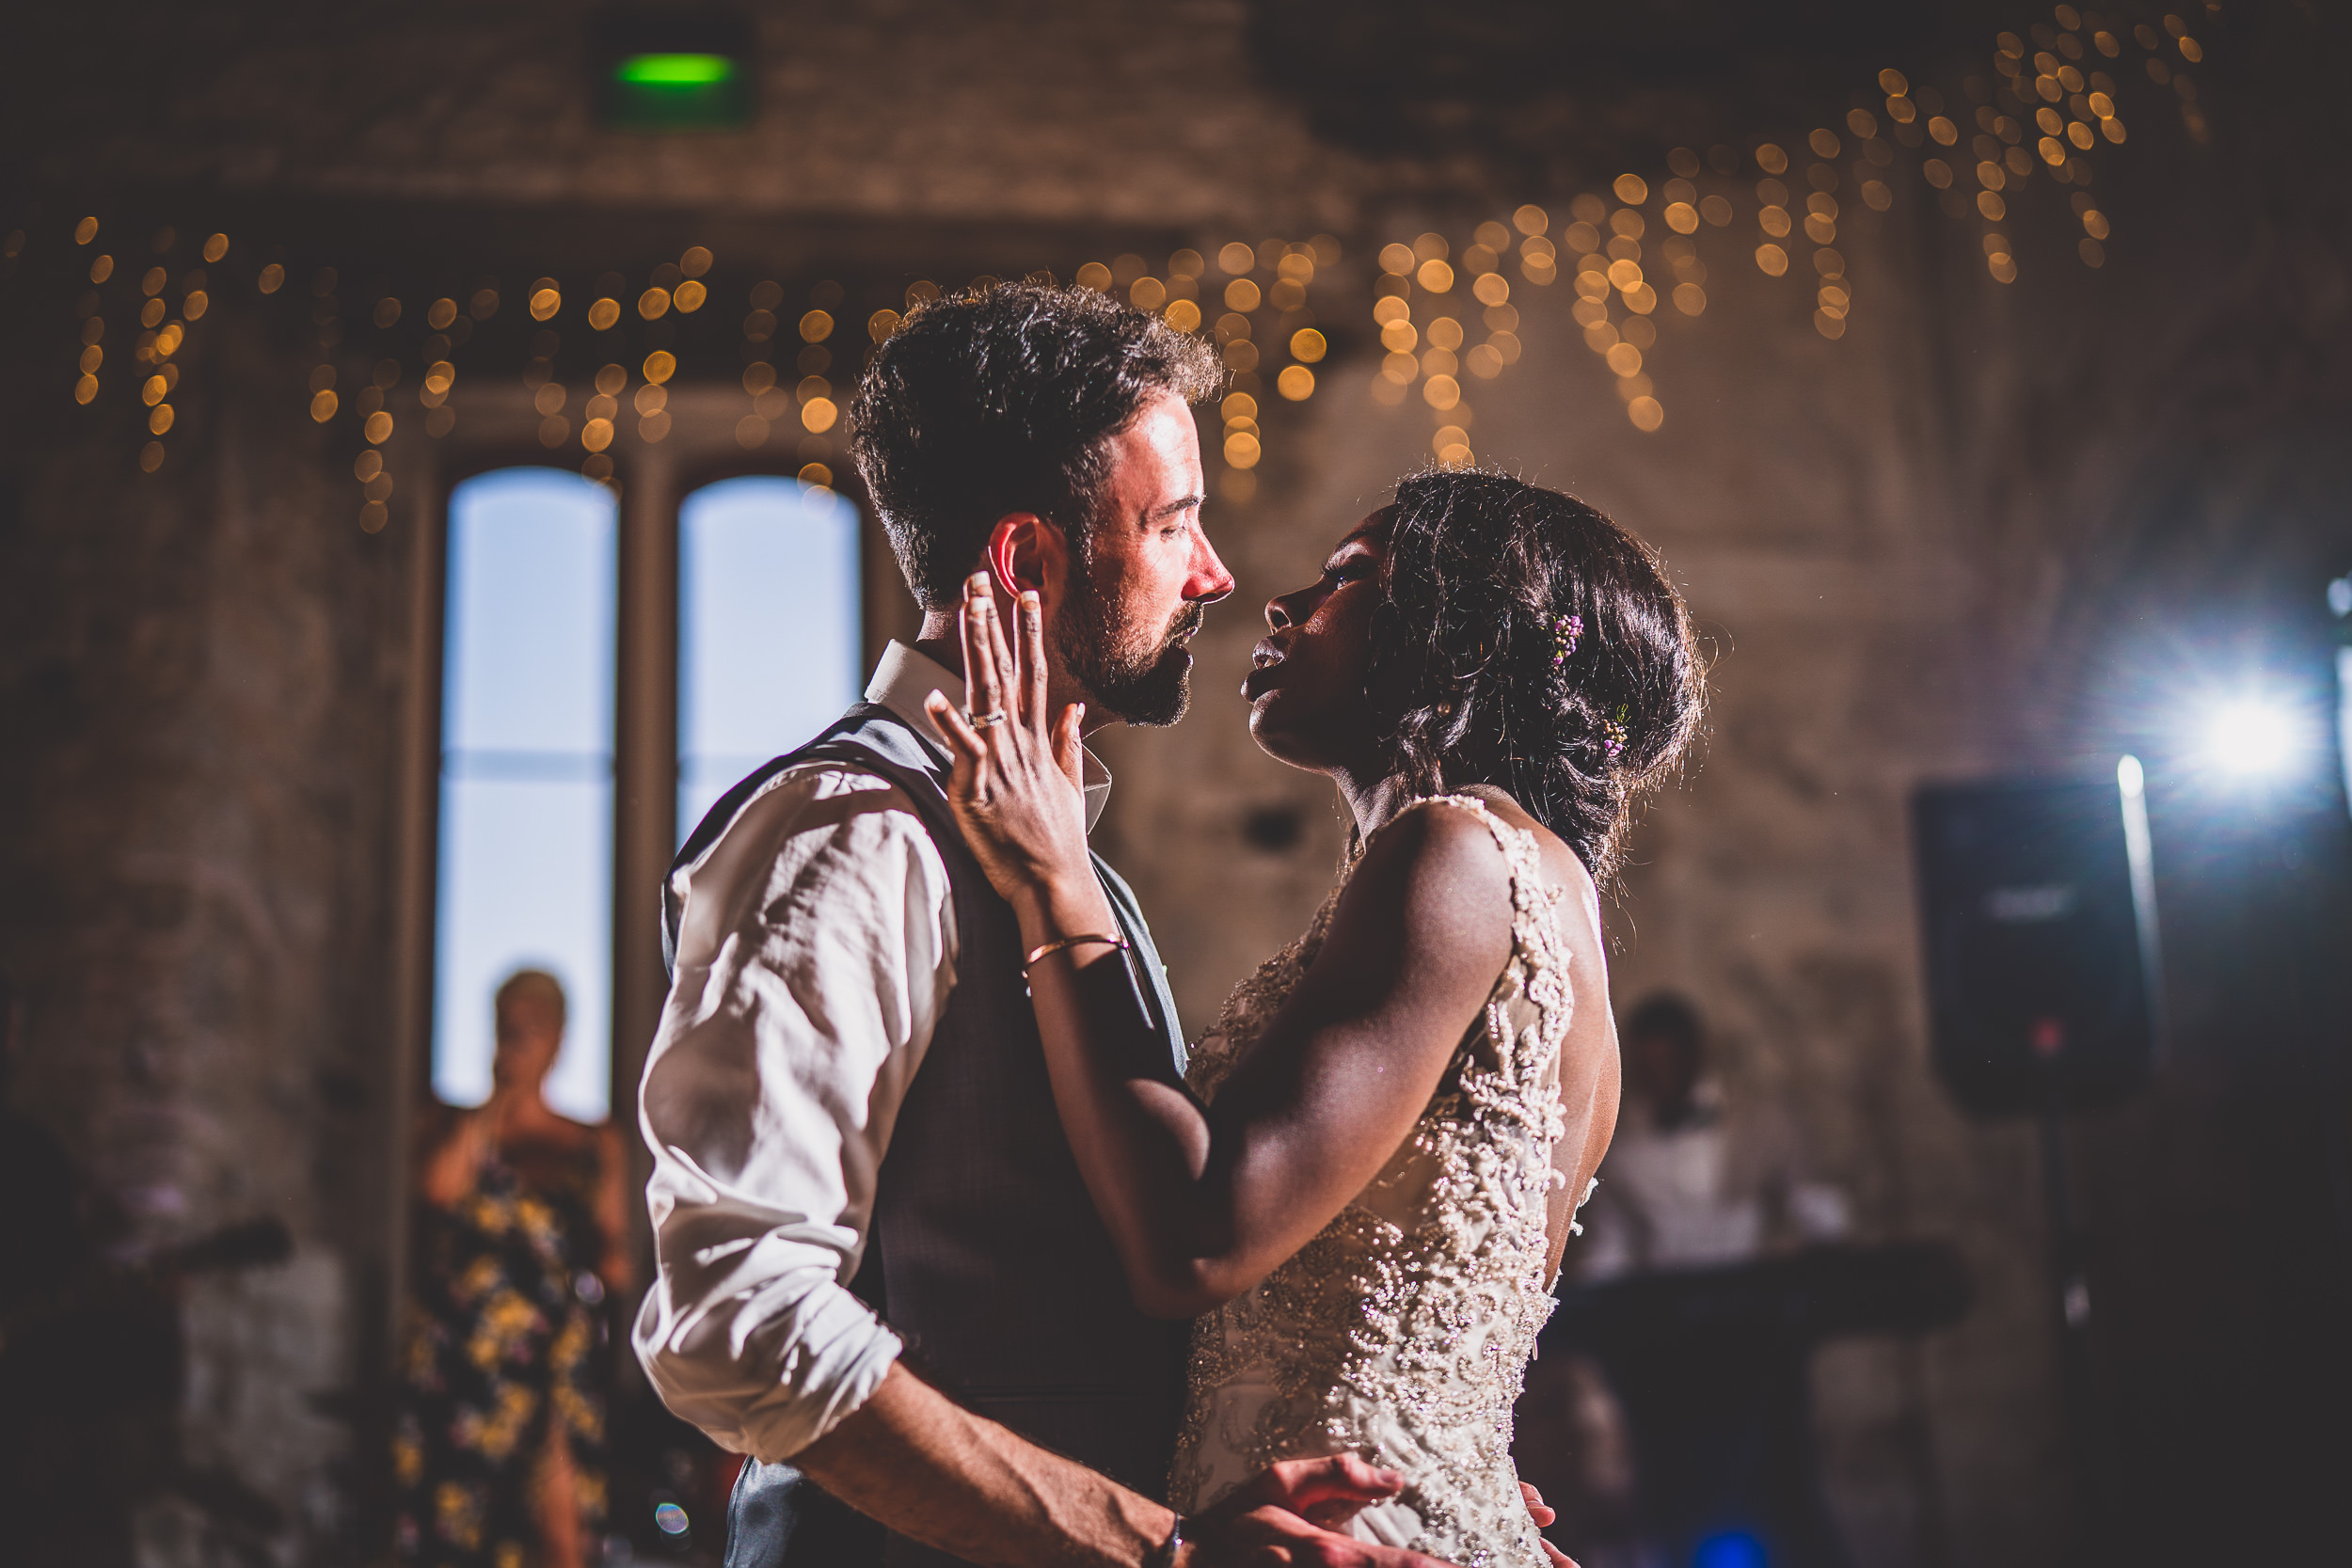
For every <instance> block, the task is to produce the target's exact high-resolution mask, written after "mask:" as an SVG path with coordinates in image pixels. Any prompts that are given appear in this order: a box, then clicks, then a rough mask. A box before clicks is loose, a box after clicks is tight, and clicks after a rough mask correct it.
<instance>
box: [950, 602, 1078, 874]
mask: <svg viewBox="0 0 2352 1568" xmlns="http://www.w3.org/2000/svg"><path fill="white" fill-rule="evenodd" d="M987 584H988V578H986V576H985V575H983V576H980V577H977V578H974V579H973V580H972V583H971V585H970V587H969V589H968V590H967V592H966V594H965V595H964V600H963V608H962V610H961V614H960V615H959V617H958V621H959V625H960V626H961V632H962V638H963V661H964V664H963V667H964V691H965V702H966V703H967V705H968V707H967V709H966V710H965V711H961V712H960V711H958V710H957V708H956V705H955V704H954V703H953V702H951V701H950V700H949V699H948V698H947V696H946V693H944V692H939V691H934V692H932V693H931V694H930V697H929V698H928V699H926V700H925V704H924V708H925V711H926V712H928V713H929V714H930V718H931V721H932V722H933V723H935V724H937V725H938V726H939V728H940V732H941V733H942V734H944V735H945V736H947V739H948V744H949V749H950V751H951V752H952V753H953V763H954V771H953V773H952V774H951V775H950V777H949V779H948V784H947V800H948V803H949V805H950V806H952V807H953V808H954V811H955V814H956V821H957V823H958V825H959V826H961V828H962V829H963V832H964V837H965V840H966V842H967V843H969V845H970V846H971V848H972V852H973V853H974V854H975V855H976V856H977V857H978V859H979V861H980V864H981V867H982V869H984V870H985V871H986V872H987V873H988V879H989V880H990V882H991V883H993V885H994V886H995V888H996V890H997V892H999V893H1001V894H1004V895H1007V896H1010V895H1013V894H1015V893H1016V892H1019V891H1022V890H1024V889H1029V888H1034V887H1037V886H1039V885H1041V884H1043V883H1046V882H1050V881H1052V880H1053V879H1056V878H1057V877H1061V876H1070V875H1075V874H1076V873H1077V872H1079V871H1083V870H1085V869H1086V866H1087V854H1086V803H1085V798H1084V796H1083V794H1082V793H1081V791H1080V789H1079V785H1078V768H1079V757H1080V752H1079V744H1078V724H1079V721H1080V720H1081V719H1082V718H1083V717H1084V716H1085V709H1084V706H1083V705H1079V704H1072V705H1069V706H1067V707H1065V708H1064V709H1063V710H1062V711H1061V713H1060V714H1058V715H1057V716H1052V717H1051V718H1049V716H1048V715H1047V713H1046V706H1047V704H1046V694H1045V692H1046V672H1045V635H1044V624H1043V621H1044V618H1043V614H1042V611H1041V608H1040V605H1039V602H1038V596H1037V594H1034V593H1025V594H1022V595H1021V598H1020V601H1019V605H1018V608H1017V610H1016V611H1015V614H1016V616H1017V618H1018V622H1019V625H1018V628H1017V636H1016V640H1015V641H1014V642H1013V643H1012V644H1011V645H1008V644H1007V641H1006V639H1005V635H1004V628H1003V627H1002V626H999V625H998V622H997V615H996V604H995V599H994V597H993V595H992V594H990V592H989V590H988V586H987ZM1089 875H1090V873H1089Z"/></svg>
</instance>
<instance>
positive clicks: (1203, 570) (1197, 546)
mask: <svg viewBox="0 0 2352 1568" xmlns="http://www.w3.org/2000/svg"><path fill="white" fill-rule="evenodd" d="M1192 537H1193V546H1192V572H1191V575H1190V576H1188V577H1186V578H1184V597H1185V598H1186V599H1187V600H1188V601H1190V602H1192V603H1194V604H1215V603H1216V601H1217V600H1219V599H1221V598H1223V597H1225V595H1226V594H1231V593H1232V591H1233V574H1232V573H1231V572H1229V571H1227V570H1226V569H1225V562H1222V561H1219V560H1218V559H1217V558H1216V546H1214V545H1212V544H1210V543H1209V536H1208V535H1207V534H1205V533H1202V532H1200V531H1199V530H1195V531H1193V536H1192Z"/></svg>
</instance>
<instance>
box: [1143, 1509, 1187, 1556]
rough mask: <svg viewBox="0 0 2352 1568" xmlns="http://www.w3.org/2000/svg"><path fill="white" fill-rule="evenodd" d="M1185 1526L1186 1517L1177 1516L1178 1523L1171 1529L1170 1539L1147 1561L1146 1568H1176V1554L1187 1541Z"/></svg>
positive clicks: (1161, 1544)
mask: <svg viewBox="0 0 2352 1568" xmlns="http://www.w3.org/2000/svg"><path fill="white" fill-rule="evenodd" d="M1184 1524H1185V1519H1184V1515H1183V1514H1181V1513H1179V1514H1178V1515H1176V1523H1175V1525H1174V1526H1173V1527H1171V1528H1169V1530H1168V1539H1167V1540H1166V1541H1163V1542H1161V1543H1160V1546H1159V1549H1158V1550H1157V1551H1155V1552H1153V1553H1152V1555H1151V1557H1149V1558H1148V1559H1146V1560H1145V1562H1144V1568H1176V1553H1177V1552H1178V1550H1179V1549H1181V1548H1182V1547H1183V1546H1184V1543H1185V1541H1186V1540H1187V1537H1186V1536H1185V1534H1184Z"/></svg>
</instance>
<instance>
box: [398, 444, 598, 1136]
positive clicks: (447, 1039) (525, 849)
mask: <svg viewBox="0 0 2352 1568" xmlns="http://www.w3.org/2000/svg"><path fill="white" fill-rule="evenodd" d="M617 531H618V530H617V517H616V515H615V507H614V503H613V499H612V492H611V491H610V490H608V489H606V488H605V487H604V486H603V485H601V484H597V483H594V482H592V481H590V480H586V479H583V478H581V477H580V475H578V474H570V473H564V472H560V471H557V470H554V469H548V468H509V469H504V470H501V471H500V472H497V473H490V474H484V475H482V476H480V477H479V478H476V479H470V480H468V481H467V482H466V483H463V484H460V485H459V486H458V487H457V488H456V490H455V492H454V493H453V495H452V496H451V498H450V515H449V589H448V614H447V628H448V629H447V633H446V636H445V639H444V641H443V659H444V663H443V674H442V693H443V706H442V752H441V820H440V832H441V843H440V885H439V908H438V911H437V920H436V922H435V928H434V938H435V964H434V999H433V1087H434V1092H435V1093H437V1095H439V1096H440V1097H441V1098H442V1099H443V1100H445V1101H449V1102H451V1103H453V1104H458V1105H470V1104H478V1103H480V1102H481V1101H483V1100H485V1099H486V1098H487V1097H488V1095H489V1092H490V1056H491V1052H492V1047H493V1043H494V1040H493V1021H492V1017H491V996H492V993H493V992H494V991H496V990H497V989H498V985H499V982H500V981H501V980H503V979H504V978H505V977H506V976H507V975H508V974H512V973H514V971H516V970H517V969H521V968H533V969H545V970H547V971H548V972H550V973H551V974H554V975H555V977H556V978H557V979H559V980H561V981H562V982H563V984H564V994H565V996H566V997H567V998H568V999H569V1002H570V1009H569V1011H570V1022H569V1026H568V1028H567V1029H566V1031H565V1036H564V1054H563V1056H562V1057H561V1059H559V1060H558V1062H557V1063H556V1067H555V1070H554V1072H553V1073H551V1074H550V1075H549V1076H548V1084H547V1096H548V1103H549V1104H550V1105H552V1106H554V1108H555V1109H557V1110H558V1111H561V1112H563V1113H564V1115H566V1116H570V1117H580V1119H582V1120H588V1121H596V1120H601V1119H603V1117H604V1116H605V1115H606V1112H607V1110H608V1109H609V1106H610V1101H611V1081H610V1080H611V1063H612V1025H611V1009H612V690H613V662H614V644H613V626H614V609H615V607H614V591H615V579H614V571H615V546H616V536H617Z"/></svg>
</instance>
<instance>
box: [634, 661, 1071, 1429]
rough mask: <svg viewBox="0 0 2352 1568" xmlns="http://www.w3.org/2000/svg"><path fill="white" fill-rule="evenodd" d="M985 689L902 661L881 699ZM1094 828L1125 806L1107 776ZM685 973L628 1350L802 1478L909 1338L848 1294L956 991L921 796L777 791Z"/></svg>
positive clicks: (948, 925) (827, 777)
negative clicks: (648, 1251)
mask: <svg viewBox="0 0 2352 1568" xmlns="http://www.w3.org/2000/svg"><path fill="white" fill-rule="evenodd" d="M934 690H938V691H944V692H946V694H947V696H948V698H949V699H950V700H951V701H953V702H954V703H955V704H956V705H958V706H959V707H961V705H962V704H963V682H962V681H961V679H959V678H958V677H957V676H956V675H954V674H953V673H950V672H949V671H947V670H946V669H944V668H943V667H941V666H940V665H939V664H937V663H936V662H934V661H933V660H931V659H930V658H927V657H924V656H923V655H921V654H919V653H916V652H915V651H914V650H913V649H912V648H908V647H906V646H904V645H902V644H900V643H897V642H893V643H892V644H890V646H889V648H888V649H887V650H886V651H885V652H884V653H883V655H882V662H881V664H880V665H879V666H878V667H877V668H876V670H875V673H874V678H873V680H872V681H871V682H870V683H869V684H868V685H867V687H866V700H867V701H868V702H872V703H878V704H880V705H882V706H883V707H886V708H888V709H889V710H890V711H891V712H892V713H893V714H895V715H897V716H898V718H900V719H902V720H904V721H906V722H908V723H909V724H911V725H913V726H914V728H915V730H916V731H918V732H919V733H920V734H922V735H923V736H925V737H927V738H928V739H930V740H931V741H932V742H933V743H935V744H937V745H940V746H941V747H943V748H945V747H946V737H945V736H942V735H941V734H940V732H939V731H938V729H937V728H936V727H935V726H934V725H933V724H932V723H931V721H930V716H929V715H928V714H926V713H925V712H924V711H923V700H924V699H925V698H926V697H927V696H929V695H930V693H931V692H932V691H934ZM1088 763H1089V776H1088V778H1087V781H1086V784H1087V789H1086V793H1087V807H1088V811H1087V821H1088V825H1089V827H1091V826H1092V824H1093V821H1094V819H1095V817H1096V816H1098V815H1099V814H1100V811H1101V809H1102V803H1103V800H1104V796H1105V795H1106V794H1107V793H1108V790H1109V779H1108V776H1107V775H1105V774H1103V773H1102V771H1101V766H1100V764H1099V763H1096V762H1095V761H1094V759H1093V758H1092V756H1091V755H1090V754H1089V758H1088ZM672 887H673V890H674V891H675V894H676V895H677V896H678V898H679V900H680V903H681V906H682V915H681V919H680V923H679V929H678V942H677V959H676V965H675V970H674V972H673V975H672V979H671V984H670V994H669V999H668V1001H667V1002H666V1003H665V1004H664V1005H663V1006H662V1010H661V1023H660V1029H659V1030H658V1031H657V1032H656V1034H655V1036H654V1040H653V1046H652V1049H651V1051H650V1053H648V1055H647V1057H646V1061H645V1073H644V1081H643V1084H642V1086H641V1088H640V1091H639V1113H638V1114H639V1127H640V1130H641V1132H643V1134H644V1139H645V1143H646V1146H647V1147H648V1148H651V1149H652V1150H653V1157H654V1167H653V1178H652V1180H651V1181H650V1182H649V1183H648V1184H647V1186H646V1189H645V1201H646V1205H647V1207H648V1208H649V1209H650V1211H651V1212H652V1215H653V1230H654V1250H655V1254H656V1259H657V1263H658V1267H657V1273H656V1277H655V1279H654V1283H653V1287H652V1289H651V1290H650V1291H647V1293H646V1295H645V1300H644V1306H643V1307H641V1308H640V1309H639V1311H638V1314H637V1322H636V1325H635V1327H634V1329H633V1330H632V1332H631V1334H630V1340H631V1343H632V1344H633V1346H634V1347H635V1349H636V1352H637V1358H638V1360H639V1362H640V1363H641V1364H642V1365H643V1366H644V1369H645V1375H646V1377H647V1378H648V1379H650V1380H651V1382H652V1384H653V1386H654V1388H655V1389H656V1391H658V1392H659V1393H660V1395H661V1398H662V1402H664V1403H666V1404H667V1405H668V1406H669V1407H670V1408H671V1409H672V1410H673V1411H675V1412H676V1413H677V1414H678V1415H679V1416H680V1417H682V1418H685V1419H686V1420H689V1421H691V1422H692V1423H693V1424H694V1425H696V1426H698V1427H700V1428H701V1429H702V1430H703V1431H704V1432H706V1433H708V1434H709V1435H710V1436H711V1438H712V1439H713V1440H715V1441H717V1442H718V1443H719V1444H721V1445H722V1446H723V1447H725V1448H728V1449H734V1450H736V1451H738V1452H741V1453H748V1454H750V1455H752V1456H753V1457H755V1458H756V1459H761V1460H766V1461H771V1462H773V1461H776V1460H781V1459H786V1458H788V1457H790V1456H791V1455H792V1454H794V1453H797V1452H798V1451H800V1450H801V1449H803V1448H805V1447H807V1446H808V1445H809V1444H810V1443H812V1442H815V1441H816V1440H817V1439H818V1438H819V1437H821V1436H823V1435H824V1434H825V1433H827V1432H829V1431H831V1430H832V1429H833V1428H834V1425H835V1424H837V1423H838V1422H839V1421H840V1420H841V1419H842V1418H844V1417H846V1416H848V1415H849V1414H850V1412H851V1411H854V1410H855V1409H857V1408H858V1406H860V1405H861V1404H863V1403H865V1402H866V1400H867V1399H868V1398H869V1397H870V1396H871V1395H872V1393H873V1391H874V1389H875V1388H876V1387H877V1386H879V1385H880V1384H881V1382H882V1376H883V1374H884V1373H885V1372H887V1371H888V1370H890V1364H891V1363H892V1362H893V1361H895V1360H897V1359H898V1354H899V1350H900V1344H899V1340H898V1336H897V1335H896V1334H894V1333H892V1332H891V1331H890V1329H889V1328H888V1327H887V1326H886V1325H885V1324H884V1323H882V1321H881V1320H880V1319H878V1318H877V1317H876V1316H875V1315H874V1313H873V1312H872V1310H871V1309H869V1308H868V1307H866V1304H865V1303H864V1302H862V1301H860V1300H859V1299H858V1298H857V1297H856V1296H854V1295H852V1294H850V1291H849V1289H848V1282H849V1280H850V1278H851V1277H852V1276H853V1275H855V1274H856V1273H857V1268H858V1262H859V1259H860V1258H861V1257H862V1256H863V1254H864V1251H865V1246H866V1225H867V1220H868V1217H869V1215H870V1214H871V1212H872V1209H873V1201H874V1183H875V1180H876V1175H877V1173H878V1172H879V1171H880V1169H881V1167H882V1158H883V1156H884V1155H885V1154H887V1153H888V1152H889V1148H890V1133H891V1128H892V1126H893V1124H894V1123H895V1122H896V1121H897V1119H898V1108H899V1106H900V1105H901V1104H902V1103H903V1102H904V1101H905V1098H906V1093H907V1088H908V1085H910V1084H911V1083H913V1081H914V1074H915V1071H916V1069H919V1068H920V1067H921V1066H922V1064H923V1055H924V1053H925V1051H926V1050H927V1049H928V1048H929V1046H930V1040H931V1034H932V1031H933V1030H934V1029H935V1028H936V1027H937V1026H938V1023H939V1020H940V1016H941V1014H942V1012H943V1011H944V1010H945V1008H946V1004H947V998H948V995H949V993H950V992H951V991H952V990H954V989H955V984H956V928H955V906H954V901H953V898H952V895H951V889H950V885H949V882H948V877H947V867H946V862H945V861H944V860H943V859H942V858H941V856H940V853H939V849H938V847H937V846H936V845H934V844H933V843H932V842H931V837H930V832H928V831H927V830H926V829H925V827H924V826H923V821H922V818H921V817H920V816H917V815H916V813H915V811H914V805H913V803H912V802H911V801H910V800H908V799H907V797H906V795H905V793H904V791H902V790H901V789H899V788H898V785H897V784H893V783H891V782H890V781H889V780H887V779H884V778H882V777H881V776H880V775H878V774H875V773H870V772H866V771H865V770H863V769H859V768H850V767H845V766H843V765H841V764H838V763H830V762H828V763H811V764H807V765H804V766H802V767H798V768H787V769H786V770H785V771H783V772H781V773H779V774H778V775H777V776H776V777H774V778H773V779H771V780H769V781H768V782H767V783H766V784H764V785H762V786H761V788H760V789H759V791H758V792H757V793H756V794H755V795H754V796H753V797H752V798H751V800H748V801H746V802H745V803H744V805H743V806H742V808H741V809H740V810H739V812H738V813H737V814H736V816H735V818H734V820H733V821H732V822H730V823H729V824H728V826H727V828H726V830H725V832H723V833H722V834H721V835H720V837H719V839H718V841H717V842H716V843H714V844H713V845H712V846H711V847H710V848H709V849H708V850H707V852H706V853H704V854H703V855H702V856H701V857H700V858H699V859H697V860H695V861H694V862H693V863H691V864H688V865H686V866H683V867H680V868H679V869H678V870H677V871H675V872H674V873H673V874H672Z"/></svg>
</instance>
